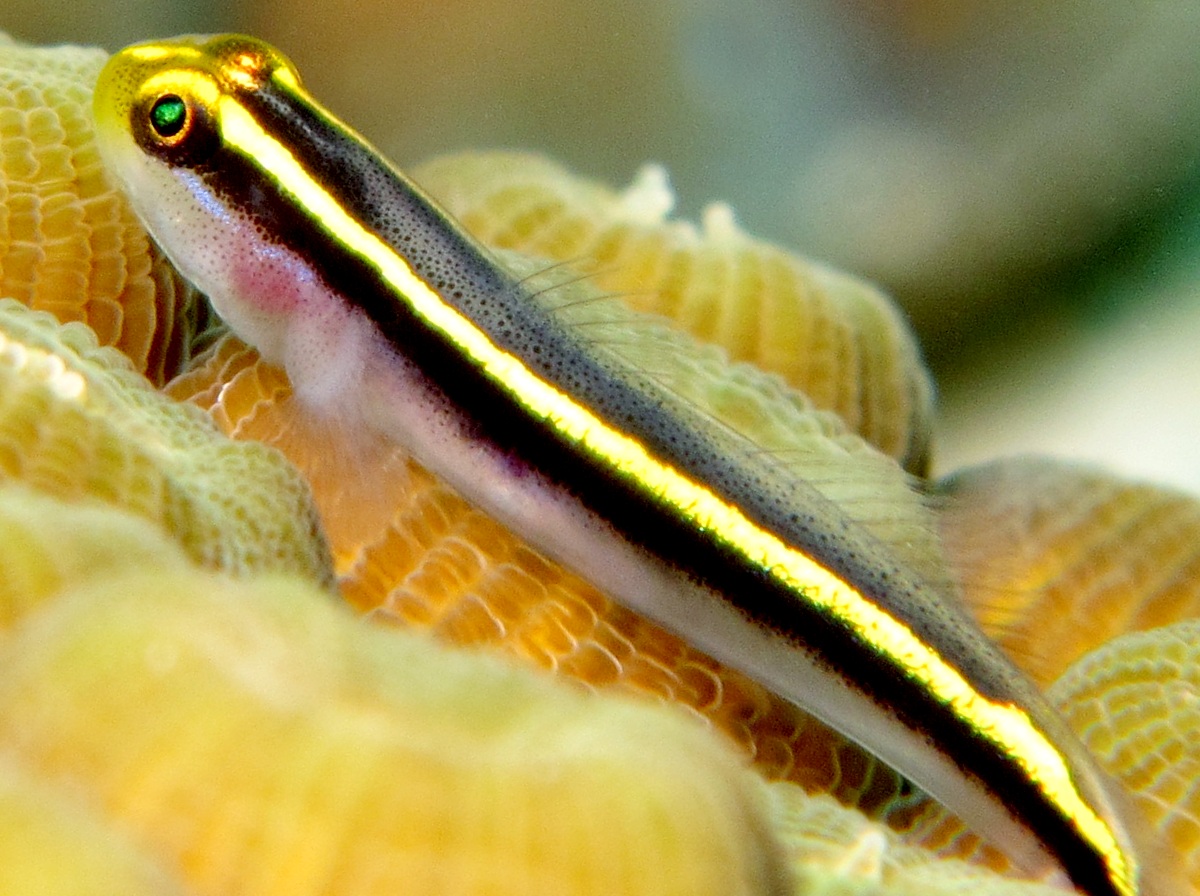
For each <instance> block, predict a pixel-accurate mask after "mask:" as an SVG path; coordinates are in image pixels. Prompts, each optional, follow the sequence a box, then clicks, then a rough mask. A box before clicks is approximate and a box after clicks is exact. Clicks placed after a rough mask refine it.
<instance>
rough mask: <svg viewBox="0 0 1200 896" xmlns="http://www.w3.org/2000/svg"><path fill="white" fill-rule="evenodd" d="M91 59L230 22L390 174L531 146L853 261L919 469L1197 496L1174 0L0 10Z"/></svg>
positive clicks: (199, 3)
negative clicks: (474, 153) (360, 136)
mask: <svg viewBox="0 0 1200 896" xmlns="http://www.w3.org/2000/svg"><path fill="white" fill-rule="evenodd" d="M0 28H3V29H5V30H8V31H9V32H11V33H12V34H13V35H14V36H16V37H18V38H21V39H25V40H28V41H33V42H39V43H50V42H62V41H67V42H75V43H92V44H100V45H102V46H104V47H106V48H108V49H116V48H117V47H119V46H121V45H123V44H125V43H128V42H131V41H133V40H138V39H144V38H147V37H154V36H162V35H168V34H175V33H180V32H187V31H199V32H212V31H224V30H241V31H248V32H251V33H254V34H257V35H259V36H262V37H264V38H266V39H268V40H270V41H272V42H274V43H276V44H277V45H278V46H280V47H281V48H282V49H284V50H285V51H286V52H287V53H288V54H289V55H290V56H291V57H292V58H293V59H294V61H295V62H296V63H297V65H298V66H299V68H300V70H301V72H302V73H303V75H304V77H305V79H306V81H307V82H308V85H309V86H310V88H311V89H312V90H313V92H314V93H315V94H316V95H317V96H319V97H321V98H322V99H323V100H324V101H325V102H326V103H327V104H328V105H329V106H330V107H332V108H333V109H334V110H335V111H336V112H338V113H339V114H340V115H341V116H342V117H344V118H346V119H348V120H349V121H351V122H352V123H354V124H355V126H356V127H358V128H359V129H360V130H362V131H363V132H365V133H366V134H367V136H368V137H370V138H371V139H372V140H373V141H375V142H376V143H377V144H379V145H380V147H381V148H383V149H384V150H385V151H386V152H387V153H388V154H389V155H391V156H392V158H393V159H395V160H396V161H397V162H398V163H399V164H400V165H402V166H403V165H406V164H412V163H414V162H417V161H420V160H422V159H424V158H425V157H427V156H429V155H433V154H436V153H441V152H447V151H452V150H459V149H465V148H493V147H511V148H523V149H536V150H540V151H543V152H546V153H548V154H550V155H552V156H554V157H557V158H559V159H561V160H563V161H565V162H567V163H568V164H569V165H570V166H571V167H572V168H574V169H575V170H576V171H577V172H579V173H580V174H583V175H586V176H589V177H593V178H596V179H599V180H603V181H606V182H608V183H610V184H612V185H614V186H621V185H624V184H626V183H628V182H629V180H630V179H631V177H632V176H633V174H634V172H635V171H636V170H637V169H638V168H639V167H640V165H641V164H642V163H643V162H645V161H657V162H662V163H664V164H665V165H666V166H667V168H668V170H669V171H670V173H671V177H672V182H673V184H674V186H675V188H676V191H677V193H678V195H679V197H680V202H679V206H678V210H679V211H680V212H681V213H682V214H684V215H686V216H695V215H696V214H697V213H698V212H699V211H700V209H702V208H703V207H704V206H705V205H706V204H707V203H708V202H710V201H713V200H724V201H727V202H728V203H729V204H730V205H731V206H732V207H733V208H734V210H735V211H736V213H737V216H738V218H739V220H740V221H741V223H742V224H743V226H744V227H745V228H746V229H747V230H749V231H750V232H752V233H755V234H757V235H760V236H764V237H767V238H770V239H772V240H774V241H777V242H779V243H781V244H784V245H786V246H788V247H791V248H794V249H797V250H799V251H800V252H802V253H804V254H807V255H810V256H813V257H817V258H821V259H824V260H827V261H830V262H833V263H835V264H837V265H839V266H842V267H844V268H846V269H848V270H850V271H853V272H855V273H857V274H860V275H862V276H865V277H868V278H870V279H873V280H875V281H876V282H878V283H879V284H881V285H882V286H883V287H884V288H885V289H887V290H888V291H889V292H891V293H892V294H893V295H894V296H895V297H896V299H897V300H898V301H899V302H900V303H901V304H902V305H903V307H904V308H905V309H906V311H907V313H908V314H909V316H910V318H911V319H912V320H913V323H914V325H915V326H916V327H917V329H918V332H919V334H920V338H921V341H922V344H923V346H924V350H925V353H926V356H927V358H928V359H929V361H930V363H931V365H932V366H933V369H934V371H935V374H936V376H937V379H938V383H939V389H940V393H941V410H940V417H941V428H940V431H939V434H938V440H937V445H936V453H935V471H936V472H946V471H948V470H951V469H954V468H956V467H958V466H961V465H963V464H966V463H971V462H976V461H979V460H983V459H987V458H990V457H994V456H997V455H1001V454H1012V453H1018V452H1029V451H1037V452H1048V453H1053V454H1057V455H1061V456H1067V457H1074V458H1079V459H1081V460H1089V461H1094V462H1097V463H1101V464H1104V465H1105V466H1108V467H1110V468H1113V469H1115V470H1118V471H1120V472H1123V473H1125V474H1127V475H1132V476H1137V477H1141V478H1148V479H1151V480H1155V481H1158V482H1168V483H1176V484H1179V485H1181V486H1183V487H1185V488H1188V489H1190V490H1192V491H1197V492H1200V452H1198V451H1197V443H1198V442H1200V164H1198V163H1200V53H1198V52H1197V51H1196V47H1197V46H1200V4H1197V3H1195V2H1194V0H1135V2H1132V3H1114V2H1112V0H1071V2H1067V3H1064V2H1062V0H987V2H985V0H887V2H884V0H654V2H649V0H642V2H636V0H606V2H604V3H587V2H582V0H516V2H514V0H503V2H501V0H379V2H371V0H304V2H302V3H298V2H294V0H293V2H284V0H238V2H236V3H235V2H220V0H192V2H183V0H178V2H171V3H164V2H157V3H155V2H145V0H143V2H138V0H121V2H119V3H118V2H112V3H103V2H98V0H97V2H92V3H88V2H85V0H71V2H59V3H54V2H48V0H6V3H5V6H4V9H3V11H0Z"/></svg>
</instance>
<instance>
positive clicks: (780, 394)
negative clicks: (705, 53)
mask: <svg viewBox="0 0 1200 896" xmlns="http://www.w3.org/2000/svg"><path fill="white" fill-rule="evenodd" d="M496 255H497V257H498V259H499V261H500V262H501V264H502V265H504V266H505V267H506V268H507V269H508V270H509V271H510V272H511V273H512V274H514V275H515V276H516V277H517V278H518V279H520V280H521V281H522V282H523V284H524V286H525V287H526V289H528V291H529V293H530V295H531V296H533V298H534V299H535V300H536V301H537V302H539V303H540V304H541V305H542V306H543V307H545V308H546V309H548V310H549V311H550V312H551V313H552V314H553V315H554V317H555V318H556V319H558V320H559V321H560V322H562V323H564V324H565V325H567V326H568V327H570V328H572V329H574V330H575V331H576V332H577V333H578V334H579V335H580V337H581V338H583V339H585V340H586V341H587V342H589V343H590V344H591V345H592V346H593V347H594V349H595V350H596V351H597V352H602V353H605V354H607V355H608V356H610V357H612V358H614V359H616V360H617V361H618V362H619V363H620V364H622V365H627V366H629V367H632V368H633V369H635V370H637V371H638V372H640V373H642V374H643V375H646V376H649V377H651V378H652V379H654V380H655V381H656V382H658V383H659V384H661V385H662V386H663V387H664V388H666V389H668V390H670V391H671V392H673V393H674V394H675V395H676V396H678V397H679V398H680V399H682V400H683V401H686V402H688V403H689V404H691V405H693V406H694V407H697V408H699V409H700V410H701V411H702V412H703V413H704V414H706V415H707V416H708V417H710V418H712V419H713V420H714V421H715V422H717V423H719V424H720V425H722V426H724V427H726V428H727V429H729V430H732V431H734V432H736V433H737V434H739V435H740V436H741V437H742V438H743V439H744V440H745V447H746V450H747V451H748V452H754V451H761V452H763V453H765V454H769V455H771V456H772V458H773V459H774V461H775V462H777V463H780V464H783V465H785V466H787V467H788V468H789V469H790V471H791V472H792V473H794V474H795V475H796V476H797V477H799V478H800V479H803V480H804V481H805V482H807V483H808V484H810V485H811V486H812V487H813V488H814V489H815V490H816V491H817V492H819V493H820V494H821V495H822V496H823V497H825V498H826V499H828V500H829V501H830V502H831V503H833V504H836V505H837V506H838V507H839V508H840V509H841V510H842V511H843V512H844V514H845V516H846V517H847V518H848V519H849V520H851V521H852V522H854V523H856V524H858V525H860V526H861V527H862V528H863V529H864V530H865V531H866V532H867V533H869V534H870V535H871V536H872V537H873V538H874V539H876V540H877V541H879V542H880V543H881V544H882V545H884V546H885V547H886V549H887V550H889V551H890V552H891V554H892V556H893V557H894V558H895V559H896V560H898V561H899V562H900V563H902V564H903V565H904V566H905V567H906V568H907V569H908V570H909V571H910V572H911V573H912V574H913V575H915V576H918V577H919V578H920V579H921V581H922V582H923V583H924V584H926V585H928V586H929V587H931V588H933V589H935V590H937V591H938V592H939V593H940V594H942V595H943V596H949V595H951V594H952V593H953V588H952V585H951V580H950V577H949V575H948V574H947V573H946V565H945V563H944V561H943V557H942V552H941V547H940V543H939V540H938V536H937V533H936V529H935V526H934V522H933V517H932V514H931V512H930V510H929V508H928V507H927V506H926V505H925V502H924V501H923V499H922V497H921V495H920V494H919V493H918V491H917V490H916V489H915V488H914V487H913V480H912V478H911V477H910V476H909V475H908V474H906V473H905V472H904V470H903V469H901V467H900V466H899V464H898V463H896V461H895V460H893V459H892V458H890V457H888V456H886V455H884V454H882V453H880V452H879V451H877V450H876V449H875V448H874V447H872V446H871V445H870V444H868V443H867V442H866V441H865V440H863V439H862V438H861V437H859V436H858V435H856V434H854V433H853V432H851V431H850V430H849V428H848V427H847V426H846V425H845V424H844V423H843V422H842V420H841V419H840V418H839V417H838V416H837V415H835V414H833V413H831V412H828V411H820V410H817V409H816V408H814V407H813V405H812V403H811V402H810V401H809V400H808V399H807V398H806V397H805V396H804V395H803V394H802V393H800V392H798V391H797V390H795V389H793V388H791V387H790V386H788V385H787V384H786V383H785V382H784V381H783V379H782V378H781V377H778V376H775V375H772V374H768V373H764V372H763V371H761V370H759V369H758V368H756V367H754V366H752V365H749V364H745V363H732V362H730V361H729V359H728V356H727V355H726V353H725V351H724V350H723V349H721V348H720V347H718V346H714V345H709V344H703V343H700V342H698V341H696V340H695V339H693V338H692V337H691V336H689V335H687V334H686V333H683V332H681V331H679V330H678V329H675V328H673V327H672V326H671V325H670V322H669V321H668V320H666V319H664V318H659V317H655V316H653V315H648V314H644V313H641V312H637V311H633V310H631V309H630V308H628V307H627V306H626V305H624V304H623V303H622V302H621V301H620V300H619V298H616V297H612V296H608V295H605V294H603V293H601V292H600V291H599V290H597V289H596V287H594V286H593V285H592V284H591V283H590V281H589V280H588V279H587V278H581V277H580V276H579V275H578V274H577V273H575V272H574V271H573V269H572V268H571V267H570V266H568V265H564V264H561V263H560V264H553V263H550V262H546V261H544V260H540V259H534V258H530V257H528V256H524V255H520V254H518V253H515V252H508V251H503V252H497V253H496Z"/></svg>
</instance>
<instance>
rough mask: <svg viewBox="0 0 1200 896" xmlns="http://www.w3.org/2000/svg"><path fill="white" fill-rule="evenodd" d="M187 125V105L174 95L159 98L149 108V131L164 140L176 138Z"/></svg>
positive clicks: (169, 94)
mask: <svg viewBox="0 0 1200 896" xmlns="http://www.w3.org/2000/svg"><path fill="white" fill-rule="evenodd" d="M187 125H188V107H187V103H185V102H184V101H183V98H182V97H180V96H177V95H176V94H174V93H167V94H164V95H163V96H160V97H159V98H158V99H156V100H155V101H154V104H153V105H152V106H151V107H150V129H151V130H152V131H154V133H155V134H157V135H158V136H159V137H161V138H162V139H164V140H169V139H171V138H172V137H175V136H177V135H178V134H179V133H180V132H181V131H183V130H184V129H185V128H186V127H187Z"/></svg>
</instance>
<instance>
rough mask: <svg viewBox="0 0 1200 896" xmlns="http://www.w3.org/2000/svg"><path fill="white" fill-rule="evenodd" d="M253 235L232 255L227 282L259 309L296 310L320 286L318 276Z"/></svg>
mask: <svg viewBox="0 0 1200 896" xmlns="http://www.w3.org/2000/svg"><path fill="white" fill-rule="evenodd" d="M254 239H255V241H254V242H253V243H249V242H248V243H247V244H246V246H247V247H250V248H248V249H245V250H243V251H242V252H239V253H236V254H235V255H234V256H233V261H232V263H231V265H230V270H229V277H230V285H231V286H232V287H233V289H234V290H235V291H236V294H237V295H239V296H241V297H243V300H244V301H248V302H249V303H251V304H252V305H253V306H254V307H255V308H256V309H257V310H258V311H259V312H262V313H266V314H288V313H294V312H297V311H300V310H301V309H302V308H303V307H304V305H305V304H306V303H307V302H308V300H309V299H310V298H311V297H312V296H313V293H314V291H315V290H317V289H319V288H320V280H319V278H318V277H317V275H316V274H315V273H314V272H313V270H312V268H311V267H309V266H308V265H307V264H305V263H304V262H303V261H301V260H300V258H299V257H297V256H296V255H295V254H294V253H292V252H290V251H289V250H287V249H284V248H283V247H281V246H278V245H276V244H274V243H268V242H266V241H264V240H263V239H262V237H261V236H257V235H256V236H255V238H254Z"/></svg>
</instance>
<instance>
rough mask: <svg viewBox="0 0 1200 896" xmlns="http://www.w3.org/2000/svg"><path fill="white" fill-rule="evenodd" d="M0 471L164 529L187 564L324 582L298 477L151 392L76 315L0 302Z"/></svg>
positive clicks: (325, 566)
mask: <svg viewBox="0 0 1200 896" xmlns="http://www.w3.org/2000/svg"><path fill="white" fill-rule="evenodd" d="M0 479H14V480H19V481H21V482H23V483H25V484H26V485H28V486H30V487H32V488H36V489H39V490H41V491H44V492H46V493H49V494H54V495H58V496H62V497H66V498H73V499H84V498H86V499H92V500H102V501H105V502H108V503H110V504H113V505H115V506H119V507H123V508H127V509H129V510H131V511H133V512H135V513H137V514H139V515H141V516H144V517H145V518H147V519H149V520H151V521H153V522H155V523H157V524H158V525H160V526H162V527H163V528H165V529H167V530H169V531H171V532H172V533H173V534H174V535H175V536H176V537H177V538H178V539H179V541H180V543H181V544H182V545H183V546H184V548H185V549H186V550H187V551H188V552H189V553H190V554H191V555H192V556H193V557H194V558H196V559H197V560H198V561H200V562H202V563H205V564H208V565H210V566H214V567H219V568H222V569H229V570H233V571H249V570H253V569H292V570H296V571H297V572H302V573H304V574H306V575H308V576H310V577H311V578H313V579H314V580H315V581H320V582H326V583H328V582H330V581H331V573H330V568H329V558H328V551H327V548H326V545H325V540H324V538H323V536H322V535H321V532H320V524H319V521H318V519H317V515H316V511H315V509H314V507H313V505H312V499H311V496H310V493H309V490H308V487H307V485H306V484H305V482H304V481H303V480H302V479H301V478H300V477H299V476H298V475H297V473H296V471H295V470H294V469H293V468H292V467H291V466H290V465H289V464H287V462H286V461H285V460H284V459H283V458H282V457H281V456H280V455H279V454H278V453H277V452H275V451H273V450H271V449H269V448H266V447H264V446H262V445H256V444H252V443H233V442H230V441H229V440H228V439H225V438H224V437H222V436H221V435H220V433H218V432H217V430H216V429H215V427H214V426H213V425H212V423H211V421H209V420H208V419H206V418H205V416H204V415H203V414H201V413H198V412H197V411H196V410H195V409H194V408H190V407H187V406H185V405H180V404H178V403H176V402H172V401H170V400H168V399H166V398H164V397H163V396H162V395H160V394H159V393H157V392H155V391H154V390H153V389H152V388H151V387H150V384H149V383H148V382H147V381H146V380H145V379H144V378H143V377H142V376H141V375H139V374H138V373H136V372H135V371H134V370H133V369H132V368H131V366H130V363H129V360H128V359H127V358H126V357H125V356H124V355H122V354H121V353H119V352H117V351H116V350H115V349H111V348H102V347H100V346H98V345H97V344H96V338H95V336H94V334H93V333H92V332H91V331H90V330H89V329H88V328H86V327H84V326H83V325H82V324H77V323H75V324H67V325H65V326H63V325H60V324H58V323H57V322H56V321H55V320H54V318H52V317H51V316H50V315H49V314H46V313H44V312H34V311H30V310H29V309H27V308H25V307H24V306H23V305H20V304H18V303H16V302H14V301H12V300H0Z"/></svg>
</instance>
